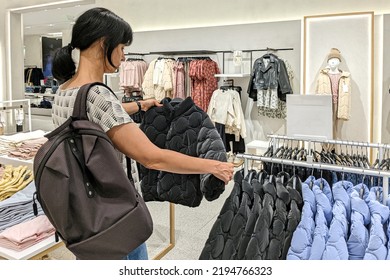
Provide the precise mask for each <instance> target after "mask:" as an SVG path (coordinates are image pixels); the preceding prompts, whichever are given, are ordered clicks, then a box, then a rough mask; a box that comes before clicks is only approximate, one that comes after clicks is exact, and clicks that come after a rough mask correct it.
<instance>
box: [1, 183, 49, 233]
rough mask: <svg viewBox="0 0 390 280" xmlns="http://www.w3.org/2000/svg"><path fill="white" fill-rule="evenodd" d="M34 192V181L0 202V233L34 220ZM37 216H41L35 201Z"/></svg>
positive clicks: (40, 209)
mask: <svg viewBox="0 0 390 280" xmlns="http://www.w3.org/2000/svg"><path fill="white" fill-rule="evenodd" d="M35 191H36V187H35V183H34V181H33V182H31V183H30V184H28V185H27V186H26V187H25V188H24V189H22V190H20V191H18V192H16V193H15V194H14V195H13V196H11V197H10V198H8V199H5V200H3V201H0V232H1V231H3V230H5V229H6V228H9V227H11V226H13V225H16V224H19V223H21V222H24V221H27V220H30V219H32V218H35V217H36V216H35V215H34V213H33V194H34V192H35ZM35 201H36V203H37V206H38V215H43V211H42V208H41V206H40V204H39V203H38V201H37V200H35Z"/></svg>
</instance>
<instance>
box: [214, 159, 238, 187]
mask: <svg viewBox="0 0 390 280" xmlns="http://www.w3.org/2000/svg"><path fill="white" fill-rule="evenodd" d="M233 172H234V165H233V163H231V162H218V163H217V164H216V166H215V170H214V171H213V173H212V174H213V175H214V176H215V177H217V178H218V179H220V180H222V181H224V182H225V185H226V184H227V183H229V182H230V181H231V180H232V178H233Z"/></svg>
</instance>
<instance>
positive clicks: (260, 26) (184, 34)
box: [127, 20, 301, 143]
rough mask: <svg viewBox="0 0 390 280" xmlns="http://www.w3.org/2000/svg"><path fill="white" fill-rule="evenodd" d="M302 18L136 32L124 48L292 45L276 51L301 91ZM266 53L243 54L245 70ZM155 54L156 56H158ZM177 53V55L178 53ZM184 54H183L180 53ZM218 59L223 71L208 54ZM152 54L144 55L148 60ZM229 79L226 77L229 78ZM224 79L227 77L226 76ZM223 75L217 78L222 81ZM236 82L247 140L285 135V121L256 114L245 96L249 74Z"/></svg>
mask: <svg viewBox="0 0 390 280" xmlns="http://www.w3.org/2000/svg"><path fill="white" fill-rule="evenodd" d="M300 31H301V21H300V20H296V21H283V22H273V23H257V24H241V25H232V26H219V27H203V28H190V29H176V30H164V31H149V32H136V33H135V34H134V40H133V44H132V45H131V46H130V47H128V48H127V51H129V52H141V53H145V52H159V51H160V52H161V51H191V50H211V51H215V50H220V51H223V50H225V51H232V50H251V49H252V50H253V49H254V50H259V49H265V48H267V47H269V48H292V49H293V50H291V51H279V52H277V53H276V54H277V55H278V56H279V57H280V58H283V59H285V60H286V62H287V63H288V64H289V65H290V66H291V69H292V72H293V73H294V79H293V83H292V85H293V91H294V92H295V93H296V94H299V93H300V84H299V76H300V61H301V35H300V33H301V32H300ZM265 53H266V52H265V51H263V52H253V61H252V63H250V60H249V56H248V55H247V56H246V59H245V63H244V66H245V67H244V69H245V70H244V72H245V73H250V72H251V67H250V65H252V64H253V62H254V61H255V60H256V58H259V57H261V56H262V55H264V54H265ZM157 56H158V55H157ZM179 56H180V55H179ZM182 56H183V55H182ZM208 56H210V58H212V59H214V60H215V61H217V62H218V65H219V67H220V70H221V72H222V71H223V70H222V68H223V56H222V54H221V53H219V54H212V55H208ZM153 58H155V56H149V55H148V56H145V59H146V60H147V61H151V60H152V59H153ZM231 58H232V57H231V55H228V54H227V55H226V56H225V61H224V64H225V73H234V72H233V70H234V69H233V67H232V59H231ZM228 78H229V77H228ZM226 79H227V78H226ZM223 80H224V78H220V83H221V84H222V83H223ZM234 83H235V85H239V86H241V87H242V89H243V91H242V95H241V96H242V103H243V108H244V110H245V112H244V113H246V116H247V124H248V137H247V139H245V140H246V143H248V142H250V141H252V140H255V139H261V140H266V139H267V135H268V134H274V133H278V134H285V127H286V121H285V120H281V119H272V118H268V117H263V116H258V110H257V107H256V105H255V104H254V103H253V101H252V99H248V94H247V88H248V83H249V77H244V78H235V79H234Z"/></svg>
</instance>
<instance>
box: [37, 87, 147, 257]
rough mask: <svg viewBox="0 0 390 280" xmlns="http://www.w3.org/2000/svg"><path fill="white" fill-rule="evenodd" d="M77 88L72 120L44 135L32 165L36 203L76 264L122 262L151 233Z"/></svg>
mask: <svg viewBox="0 0 390 280" xmlns="http://www.w3.org/2000/svg"><path fill="white" fill-rule="evenodd" d="M96 84H99V85H103V86H104V84H101V83H93V84H87V85H84V86H82V87H81V88H80V90H79V92H78V94H77V97H76V101H75V105H74V109H73V115H72V117H70V118H69V119H68V120H67V121H66V122H65V123H63V124H62V125H61V126H59V127H58V128H57V129H55V130H53V131H52V132H51V133H49V134H47V135H46V137H47V138H48V141H47V142H46V143H45V144H44V145H43V146H42V147H41V148H40V149H39V151H38V153H37V154H36V157H35V159H34V176H35V184H36V188H37V199H38V201H39V203H40V204H41V206H42V209H43V211H44V213H45V214H46V216H47V217H48V219H49V220H50V222H51V223H52V224H53V226H54V228H55V229H56V232H57V234H58V235H59V237H60V238H61V239H62V240H63V241H64V243H65V245H66V247H67V248H68V249H69V250H70V251H71V252H72V253H73V254H74V255H75V256H76V257H77V258H78V259H88V260H94V259H122V258H124V257H125V256H126V255H127V254H128V253H129V252H131V251H132V250H133V249H135V248H137V247H138V246H139V245H140V244H142V243H143V242H145V241H146V240H147V239H148V238H149V236H150V235H151V234H152V231H153V223H152V218H151V216H150V213H149V210H148V209H147V207H146V205H145V202H144V200H143V198H142V197H141V196H140V195H139V193H138V192H137V190H136V189H135V187H134V184H133V182H132V181H131V180H129V178H128V177H127V175H126V172H125V171H124V169H123V167H122V165H121V163H120V162H119V160H118V153H117V151H116V150H115V148H114V146H113V144H112V142H111V140H110V138H108V136H107V134H106V133H105V132H104V131H103V130H102V129H101V127H100V126H99V125H97V124H95V123H93V122H90V121H89V120H88V117H87V112H86V100H87V94H88V91H89V89H90V87H92V86H94V85H96Z"/></svg>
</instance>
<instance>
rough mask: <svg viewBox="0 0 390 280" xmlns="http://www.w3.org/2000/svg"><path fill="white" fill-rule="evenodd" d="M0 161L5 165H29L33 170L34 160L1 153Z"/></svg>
mask: <svg viewBox="0 0 390 280" xmlns="http://www.w3.org/2000/svg"><path fill="white" fill-rule="evenodd" d="M0 163H1V164H4V165H12V166H19V165H24V166H27V167H28V168H29V169H30V170H33V163H34V162H33V160H32V159H28V160H23V159H18V158H13V157H9V156H7V155H0Z"/></svg>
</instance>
